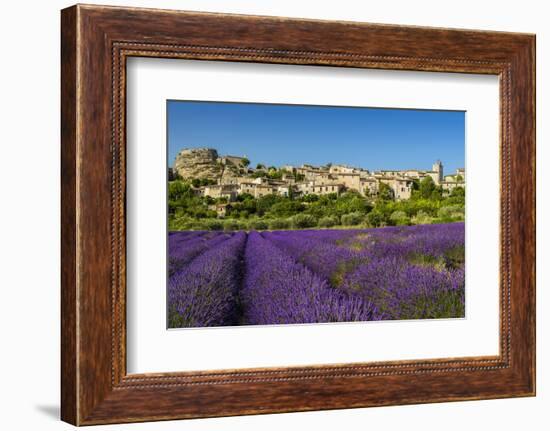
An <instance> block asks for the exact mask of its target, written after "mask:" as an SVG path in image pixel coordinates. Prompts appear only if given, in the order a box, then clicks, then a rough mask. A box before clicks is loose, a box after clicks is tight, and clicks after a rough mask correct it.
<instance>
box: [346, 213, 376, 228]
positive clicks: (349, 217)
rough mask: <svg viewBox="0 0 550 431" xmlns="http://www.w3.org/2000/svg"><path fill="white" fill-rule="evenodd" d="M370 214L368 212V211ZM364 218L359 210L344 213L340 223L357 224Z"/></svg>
mask: <svg viewBox="0 0 550 431" xmlns="http://www.w3.org/2000/svg"><path fill="white" fill-rule="evenodd" d="M369 214H370V213H369ZM363 220H364V218H363V214H362V213H360V212H359V211H355V212H352V213H348V214H344V215H343V216H342V224H343V225H344V226H357V225H358V224H360V223H361V222H362V221H363Z"/></svg>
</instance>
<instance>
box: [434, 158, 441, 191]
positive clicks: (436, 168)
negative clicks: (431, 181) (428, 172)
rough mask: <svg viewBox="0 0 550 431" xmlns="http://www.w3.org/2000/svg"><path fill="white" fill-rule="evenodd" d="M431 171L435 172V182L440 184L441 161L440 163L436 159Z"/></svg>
mask: <svg viewBox="0 0 550 431" xmlns="http://www.w3.org/2000/svg"><path fill="white" fill-rule="evenodd" d="M432 171H434V172H435V173H437V181H436V184H437V185H440V184H441V183H442V182H443V163H441V160H437V161H436V162H435V163H434V164H433V166H432Z"/></svg>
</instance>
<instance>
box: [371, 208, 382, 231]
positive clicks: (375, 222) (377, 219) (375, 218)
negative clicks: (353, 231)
mask: <svg viewBox="0 0 550 431" xmlns="http://www.w3.org/2000/svg"><path fill="white" fill-rule="evenodd" d="M367 224H368V225H369V226H370V227H379V226H382V225H383V224H385V220H384V215H383V214H382V213H381V212H380V211H378V210H377V209H376V208H375V209H374V210H372V211H371V212H370V213H368V214H367Z"/></svg>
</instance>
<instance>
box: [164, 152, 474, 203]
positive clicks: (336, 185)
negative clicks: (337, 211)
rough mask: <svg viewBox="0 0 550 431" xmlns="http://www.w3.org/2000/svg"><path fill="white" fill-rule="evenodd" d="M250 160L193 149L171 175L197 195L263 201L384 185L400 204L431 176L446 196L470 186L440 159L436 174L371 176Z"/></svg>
mask: <svg viewBox="0 0 550 431" xmlns="http://www.w3.org/2000/svg"><path fill="white" fill-rule="evenodd" d="M249 165H250V161H249V160H248V159H247V158H246V157H245V156H230V155H226V156H220V155H218V152H217V150H215V149H212V148H189V149H183V150H181V151H180V152H179V153H178V155H177V156H176V159H175V162H174V165H173V168H171V169H170V176H171V178H173V177H179V178H182V179H184V180H202V181H196V182H195V184H196V187H195V188H194V190H195V192H196V193H197V195H200V196H209V197H211V198H214V199H216V198H225V199H226V200H227V201H228V202H232V201H235V200H236V199H237V196H239V195H241V194H244V193H246V194H249V195H251V196H253V197H254V198H259V197H262V196H265V195H268V194H278V195H281V196H304V195H308V194H313V195H326V194H331V193H335V194H336V195H339V194H341V193H342V192H345V191H349V190H355V191H357V192H359V193H360V194H361V195H362V196H365V197H376V196H377V194H378V192H379V190H380V185H381V184H382V183H384V184H386V185H388V186H389V188H390V189H391V192H392V194H393V198H394V199H396V200H405V199H410V197H411V194H412V190H413V186H414V181H415V180H422V179H423V178H425V177H428V176H429V177H431V178H432V180H433V182H434V183H435V185H437V186H440V187H441V188H442V189H443V191H444V192H447V193H449V192H451V191H452V190H453V189H454V188H456V187H464V186H465V170H464V169H463V168H461V169H457V170H456V172H455V173H453V174H448V175H444V172H443V164H442V163H441V161H439V160H437V161H436V162H435V163H434V164H433V166H432V169H431V170H418V169H409V170H380V171H369V170H368V169H365V168H361V167H351V166H346V165H336V164H328V165H325V166H312V165H307V164H304V165H301V166H290V165H286V166H280V167H274V166H269V167H268V166H265V165H262V164H258V165H256V166H255V167H251V166H249Z"/></svg>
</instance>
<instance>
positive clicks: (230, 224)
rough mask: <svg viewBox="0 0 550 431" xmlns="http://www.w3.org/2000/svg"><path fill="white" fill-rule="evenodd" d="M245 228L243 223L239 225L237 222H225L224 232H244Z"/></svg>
mask: <svg viewBox="0 0 550 431" xmlns="http://www.w3.org/2000/svg"><path fill="white" fill-rule="evenodd" d="M243 228H244V226H243V225H242V223H239V222H238V221H237V220H225V221H224V222H223V230H225V231H233V230H242V229H243Z"/></svg>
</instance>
